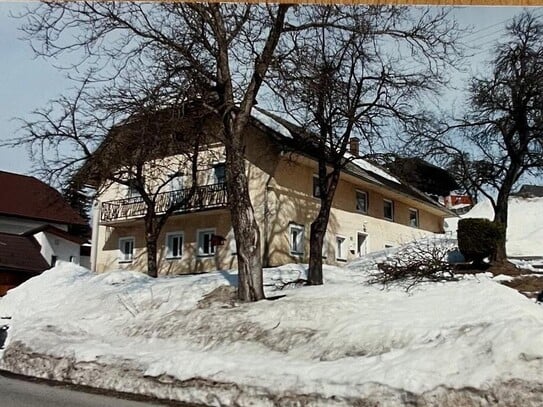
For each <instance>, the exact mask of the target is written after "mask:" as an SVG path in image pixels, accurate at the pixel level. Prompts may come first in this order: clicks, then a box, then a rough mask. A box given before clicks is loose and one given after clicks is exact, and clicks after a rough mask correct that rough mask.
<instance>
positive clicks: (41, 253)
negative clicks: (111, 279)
mask: <svg viewBox="0 0 543 407" xmlns="http://www.w3.org/2000/svg"><path fill="white" fill-rule="evenodd" d="M0 190H1V191H2V195H1V196H2V198H1V199H0V295H3V294H4V293H5V291H6V290H7V289H9V288H11V287H13V286H15V285H17V284H20V283H21V282H23V281H25V280H26V279H28V278H30V277H32V276H33V275H36V274H39V273H41V272H42V271H44V270H46V269H48V268H49V267H52V266H53V265H54V264H55V262H56V261H57V260H64V261H71V262H73V263H76V264H82V265H87V266H90V256H89V254H88V253H87V254H86V256H81V253H82V249H81V247H82V244H83V243H84V242H85V241H86V239H83V238H81V237H78V236H74V235H73V234H71V233H70V229H71V228H72V227H76V226H81V225H85V224H86V222H85V220H84V219H82V218H81V216H80V215H79V214H78V213H77V212H76V211H75V210H74V209H72V208H71V207H70V206H69V205H68V204H67V203H66V202H65V201H64V199H63V197H62V195H61V194H60V193H59V192H58V191H57V190H55V189H54V188H52V187H50V186H49V185H47V184H45V183H43V182H42V181H40V180H38V179H36V178H34V177H29V176H26V175H20V174H14V173H10V172H5V171H0ZM85 252H88V250H86V249H83V254H85Z"/></svg>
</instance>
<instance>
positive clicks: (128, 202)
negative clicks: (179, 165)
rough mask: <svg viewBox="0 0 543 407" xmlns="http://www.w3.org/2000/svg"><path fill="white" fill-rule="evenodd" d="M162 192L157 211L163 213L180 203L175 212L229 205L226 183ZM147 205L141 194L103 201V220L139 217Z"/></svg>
mask: <svg viewBox="0 0 543 407" xmlns="http://www.w3.org/2000/svg"><path fill="white" fill-rule="evenodd" d="M190 191H191V188H185V189H180V190H177V191H169V192H161V193H159V194H157V197H156V208H155V210H156V213H157V214H159V215H160V214H162V213H164V212H166V211H167V210H168V209H169V208H171V207H172V206H173V205H179V208H178V209H176V210H175V211H174V213H184V212H193V211H199V210H203V209H213V208H223V207H225V206H226V205H227V203H228V202H227V198H226V185H225V184H224V183H218V184H210V185H202V186H198V187H196V188H195V191H194V194H193V195H192V196H190ZM146 210H147V206H146V204H145V202H144V201H143V198H142V197H140V196H135V197H131V198H124V199H116V200H114V201H107V202H102V207H101V211H100V221H101V222H111V221H116V220H122V219H132V218H138V217H142V216H144V215H145V212H146Z"/></svg>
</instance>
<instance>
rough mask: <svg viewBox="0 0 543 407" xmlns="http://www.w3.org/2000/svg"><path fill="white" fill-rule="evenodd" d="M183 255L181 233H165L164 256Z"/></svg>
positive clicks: (171, 257) (178, 256)
mask: <svg viewBox="0 0 543 407" xmlns="http://www.w3.org/2000/svg"><path fill="white" fill-rule="evenodd" d="M182 256H183V233H181V232H173V233H168V234H166V258H167V259H179V258H181V257H182Z"/></svg>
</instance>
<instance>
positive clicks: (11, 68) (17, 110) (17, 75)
mask: <svg viewBox="0 0 543 407" xmlns="http://www.w3.org/2000/svg"><path fill="white" fill-rule="evenodd" d="M22 7H24V3H3V2H0V143H1V142H2V141H4V140H6V139H9V138H11V137H13V136H14V135H15V133H16V130H17V129H18V127H19V125H20V124H19V123H18V122H16V121H15V120H14V118H15V117H21V118H29V117H30V113H31V112H32V110H34V109H36V108H39V107H43V106H45V105H46V104H47V101H48V100H50V99H52V98H55V97H56V96H58V95H59V94H61V93H63V92H65V91H66V90H68V89H69V88H70V87H72V86H73V85H72V84H71V83H70V82H69V81H68V80H67V79H66V78H65V75H66V72H63V71H59V70H58V69H56V68H54V67H53V63H52V61H47V60H44V59H41V58H35V56H34V54H33V51H32V49H31V48H30V46H29V44H28V43H27V42H25V41H23V40H22V39H21V37H22V33H21V32H20V31H18V28H19V26H20V25H21V23H22V22H21V21H20V20H18V19H15V18H12V17H10V12H15V13H16V12H17V11H20V10H21V9H22ZM542 10H543V9H542ZM521 11H522V9H521V8H519V7H469V8H460V9H457V10H455V11H454V13H455V15H456V16H457V19H458V21H459V23H461V24H462V25H471V26H473V27H474V32H473V34H471V35H467V36H466V39H465V40H466V42H467V43H468V44H471V45H472V46H473V47H474V49H473V50H472V53H473V54H474V56H473V57H472V58H471V59H470V60H469V61H468V62H467V63H466V66H465V68H467V69H468V70H471V71H473V72H477V71H479V70H481V69H482V63H483V62H484V61H485V60H487V59H488V58H489V55H488V51H489V50H490V48H491V46H492V43H493V42H494V41H495V40H496V38H498V36H499V35H500V34H501V33H502V32H503V28H504V24H505V22H506V21H507V20H509V19H510V18H511V17H513V16H515V15H516V14H518V13H519V12H521ZM455 83H456V84H457V85H461V84H463V83H465V78H461V77H457V78H456V80H455ZM460 97H461V95H460V94H459V93H457V92H453V91H452V90H451V91H450V94H449V98H448V99H449V100H452V99H457V104H458V99H459V98H460ZM0 170H4V171H10V172H17V173H22V174H28V175H32V162H31V160H30V158H29V156H28V154H27V152H26V151H25V150H24V149H22V148H10V149H8V148H3V147H0Z"/></svg>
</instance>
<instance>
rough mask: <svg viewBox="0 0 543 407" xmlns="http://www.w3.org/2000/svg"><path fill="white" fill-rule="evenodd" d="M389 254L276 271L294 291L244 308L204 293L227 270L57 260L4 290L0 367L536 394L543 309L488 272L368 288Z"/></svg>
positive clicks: (375, 395)
mask: <svg viewBox="0 0 543 407" xmlns="http://www.w3.org/2000/svg"><path fill="white" fill-rule="evenodd" d="M391 253H392V252H391V251H388V252H381V253H377V254H373V255H372V256H370V257H367V258H364V259H360V260H358V261H357V262H354V263H352V264H350V265H349V266H348V267H346V268H336V267H325V270H324V274H325V285H324V286H320V287H297V288H287V289H284V290H282V291H277V290H275V289H274V287H273V286H274V283H277V282H278V281H281V280H290V279H295V278H297V277H300V276H301V277H303V276H304V274H305V268H304V267H303V266H301V265H286V266H283V267H279V268H273V269H267V270H266V271H265V280H266V283H267V293H268V295H284V297H282V298H278V299H275V300H273V301H260V302H258V303H252V304H236V305H234V306H231V305H228V304H226V303H221V302H218V303H215V304H213V303H212V304H211V306H209V305H208V306H203V305H202V303H199V301H200V300H201V299H202V296H204V295H205V294H206V293H209V292H211V291H212V290H214V289H215V288H217V287H219V286H222V285H227V286H229V285H233V284H235V280H236V276H235V274H233V273H231V272H226V271H218V272H214V273H209V274H204V275H196V276H180V277H171V278H159V279H151V278H149V277H147V276H146V275H143V274H141V273H138V272H130V271H112V272H109V273H104V274H99V275H96V274H93V273H91V272H90V271H88V270H86V269H83V268H81V267H77V266H75V265H73V264H69V263H62V262H61V263H60V264H59V265H57V266H56V267H55V268H53V269H51V270H49V271H46V272H45V273H43V274H42V275H41V276H38V277H35V278H33V279H31V280H29V281H28V282H26V283H25V284H23V285H21V286H19V287H18V288H15V289H13V290H11V291H10V292H9V293H8V295H7V296H5V297H4V298H2V299H1V300H0V316H11V317H12V319H11V320H9V321H10V322H9V324H10V330H9V333H10V334H9V338H8V346H7V348H6V350H5V351H3V359H2V362H1V367H2V368H4V369H7V370H11V371H14V372H17V373H23V374H31V375H35V376H41V377H48V378H54V379H59V380H70V381H73V382H76V383H81V384H87V385H92V386H98V387H106V388H112V389H116V390H122V391H130V392H137V393H144V394H149V395H155V396H159V397H165V398H174V399H180V400H184V401H187V402H198V403H203V404H210V405H257V406H260V405H353V404H356V403H359V404H358V405H363V404H360V403H362V402H378V403H380V404H379V405H383V406H387V405H390V406H397V405H406V404H408V405H414V404H416V403H419V405H440V406H445V405H449V406H457V405H488V403H489V402H490V404H492V401H493V400H494V401H500V402H502V405H520V404H518V402H519V401H523V403H522V405H541V403H543V386H542V385H540V384H538V383H539V382H540V380H541V377H543V346H542V344H543V308H542V307H541V306H540V305H538V304H536V303H534V302H533V301H531V300H529V299H527V298H525V297H524V296H522V295H520V294H519V293H517V292H516V291H514V290H512V289H509V288H507V287H505V286H502V285H500V284H499V283H498V282H496V281H493V280H492V279H491V278H490V277H487V276H480V277H477V278H475V277H468V278H466V279H464V280H461V281H458V282H448V283H433V284H430V283H428V284H424V285H422V286H419V287H418V288H416V289H415V290H414V291H410V292H409V293H407V292H406V291H405V289H403V288H401V287H390V288H387V289H383V287H381V286H372V285H369V284H368V283H367V280H368V278H369V275H370V274H371V273H373V272H375V262H376V261H382V260H383V259H384V258H386V257H387V256H390V255H391ZM508 401H509V402H510V404H508ZM295 402H296V403H298V404H294V403H295ZM289 403H290V404H289ZM530 403H532V404H530ZM364 405H365V404H364Z"/></svg>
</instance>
